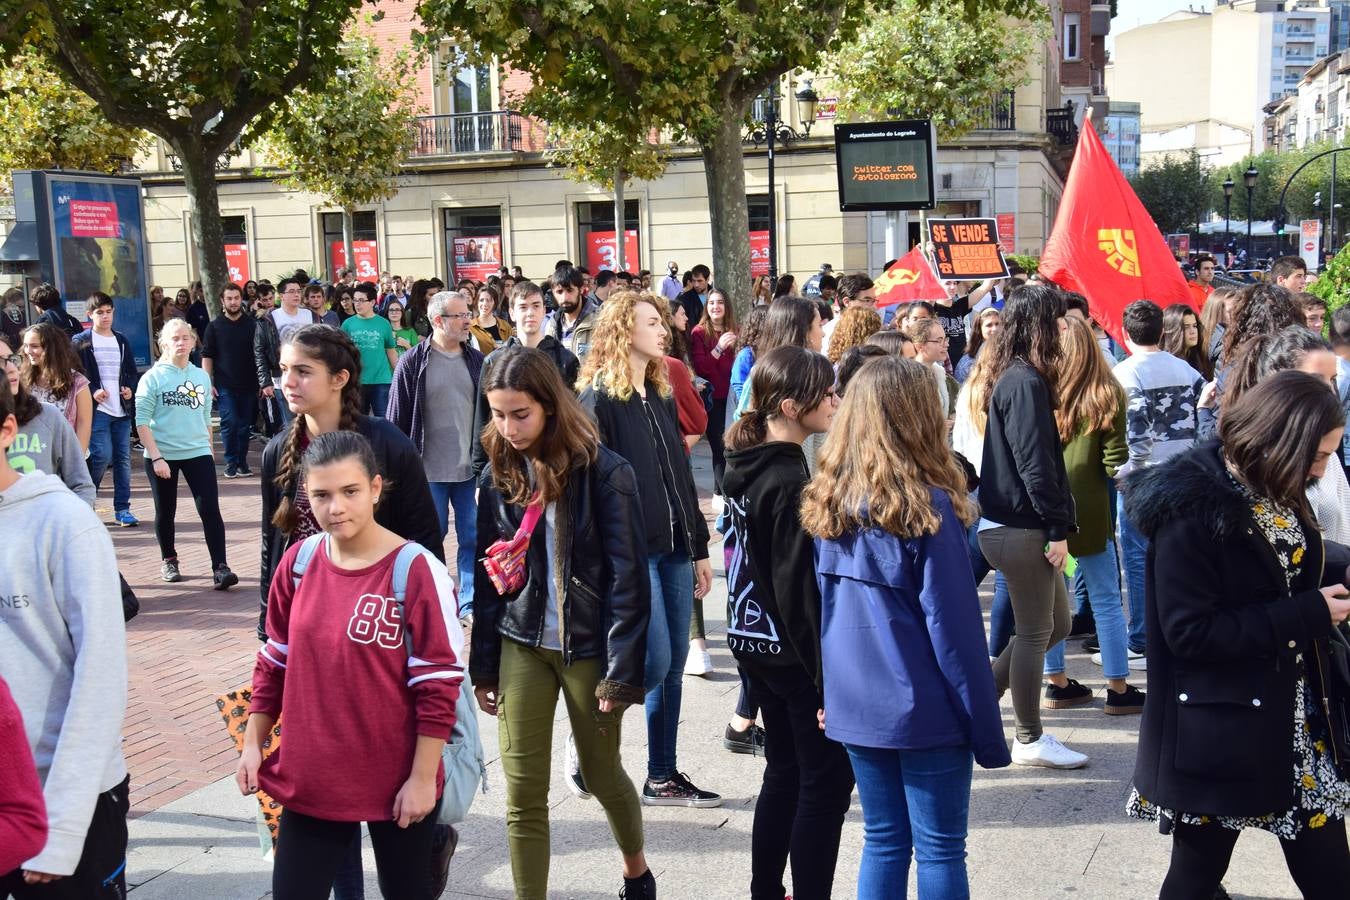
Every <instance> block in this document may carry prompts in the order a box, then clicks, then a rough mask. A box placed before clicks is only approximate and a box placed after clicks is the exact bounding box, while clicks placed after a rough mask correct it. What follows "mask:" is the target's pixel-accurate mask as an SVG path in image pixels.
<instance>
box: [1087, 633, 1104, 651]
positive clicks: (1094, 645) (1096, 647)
mask: <svg viewBox="0 0 1350 900" xmlns="http://www.w3.org/2000/svg"><path fill="white" fill-rule="evenodd" d="M1083 652H1084V653H1101V652H1102V645H1101V644H1100V643H1099V642H1098V641H1097V636H1096V635H1095V634H1094V635H1093V636H1092V637H1090V638H1088V639H1087V640H1085V641H1083Z"/></svg>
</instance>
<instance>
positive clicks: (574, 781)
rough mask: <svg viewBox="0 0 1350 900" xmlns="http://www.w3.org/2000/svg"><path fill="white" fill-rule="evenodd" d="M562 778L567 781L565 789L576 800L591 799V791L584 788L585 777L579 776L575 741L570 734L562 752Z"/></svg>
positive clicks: (579, 761) (579, 769)
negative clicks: (565, 748)
mask: <svg viewBox="0 0 1350 900" xmlns="http://www.w3.org/2000/svg"><path fill="white" fill-rule="evenodd" d="M563 780H564V781H566V782H567V789H568V790H569V791H571V792H572V796H574V797H576V798H577V799H578V800H589V799H591V792H590V791H588V790H586V779H584V778H582V777H581V759H580V758H578V756H577V742H576V739H575V738H574V737H573V736H572V735H570V734H569V735H568V736H567V750H566V751H565V752H564V753H563Z"/></svg>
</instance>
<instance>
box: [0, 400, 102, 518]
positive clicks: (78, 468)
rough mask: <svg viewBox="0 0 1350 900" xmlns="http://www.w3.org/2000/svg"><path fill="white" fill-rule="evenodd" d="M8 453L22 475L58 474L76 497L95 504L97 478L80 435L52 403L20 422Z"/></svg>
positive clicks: (10, 461)
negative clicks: (92, 478)
mask: <svg viewBox="0 0 1350 900" xmlns="http://www.w3.org/2000/svg"><path fill="white" fill-rule="evenodd" d="M5 455H6V456H8V457H9V464H10V465H11V466H12V467H13V468H14V470H15V471H16V472H18V473H19V474H20V475H31V474H32V473H33V472H46V473H47V474H49V475H56V476H58V477H59V478H60V479H61V480H62V481H64V482H65V483H66V487H68V488H70V489H71V490H72V491H74V492H75V495H76V496H77V497H79V498H80V499H81V500H83V501H84V502H85V503H88V504H89V505H90V506H93V505H94V498H95V496H96V494H95V492H94V482H93V481H92V480H90V478H89V466H88V465H87V464H86V463H85V461H84V451H83V450H81V449H80V439H79V438H78V437H76V436H75V429H74V428H71V427H70V423H69V422H67V421H66V417H65V414H64V413H62V412H61V410H59V409H57V408H56V407H55V406H52V405H51V404H50V403H44V404H42V412H40V413H38V414H37V415H36V416H34V417H33V418H32V419H31V420H30V421H29V422H28V423H27V424H26V425H20V426H19V434H18V435H17V436H16V437H15V438H14V443H12V444H10V445H9V451H8V452H7V453H6V454H5Z"/></svg>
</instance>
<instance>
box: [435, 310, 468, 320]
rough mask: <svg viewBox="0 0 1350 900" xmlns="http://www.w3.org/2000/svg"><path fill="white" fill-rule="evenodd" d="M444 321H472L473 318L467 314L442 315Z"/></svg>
mask: <svg viewBox="0 0 1350 900" xmlns="http://www.w3.org/2000/svg"><path fill="white" fill-rule="evenodd" d="M441 318H442V319H472V318H473V316H471V315H469V314H468V313H466V312H462V313H441Z"/></svg>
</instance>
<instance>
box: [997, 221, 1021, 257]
mask: <svg viewBox="0 0 1350 900" xmlns="http://www.w3.org/2000/svg"><path fill="white" fill-rule="evenodd" d="M994 221H996V222H997V223H998V245H999V247H1001V248H1002V249H1003V252H1004V253H1016V252H1017V213H999V214H998V215H996V216H994Z"/></svg>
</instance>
